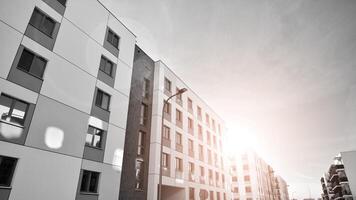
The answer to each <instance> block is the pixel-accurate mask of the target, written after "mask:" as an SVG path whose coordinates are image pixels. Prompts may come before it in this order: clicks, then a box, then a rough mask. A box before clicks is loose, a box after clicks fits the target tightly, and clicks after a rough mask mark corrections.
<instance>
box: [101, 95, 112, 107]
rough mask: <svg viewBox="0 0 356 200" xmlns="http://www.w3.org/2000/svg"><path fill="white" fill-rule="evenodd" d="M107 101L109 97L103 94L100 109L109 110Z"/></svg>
mask: <svg viewBox="0 0 356 200" xmlns="http://www.w3.org/2000/svg"><path fill="white" fill-rule="evenodd" d="M109 101H110V97H109V95H107V94H103V98H102V102H101V107H102V108H104V109H105V110H109Z"/></svg>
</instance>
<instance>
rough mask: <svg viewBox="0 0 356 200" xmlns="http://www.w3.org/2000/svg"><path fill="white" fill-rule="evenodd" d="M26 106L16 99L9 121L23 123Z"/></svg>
mask: <svg viewBox="0 0 356 200" xmlns="http://www.w3.org/2000/svg"><path fill="white" fill-rule="evenodd" d="M27 106H28V104H27V103H24V102H21V101H16V102H15V106H14V109H13V111H12V114H11V122H13V123H16V124H20V125H24V122H25V115H26V111H27Z"/></svg>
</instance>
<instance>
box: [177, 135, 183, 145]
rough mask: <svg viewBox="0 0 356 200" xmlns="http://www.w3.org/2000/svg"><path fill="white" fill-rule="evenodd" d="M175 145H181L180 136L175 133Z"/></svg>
mask: <svg viewBox="0 0 356 200" xmlns="http://www.w3.org/2000/svg"><path fill="white" fill-rule="evenodd" d="M176 144H178V145H182V134H180V133H178V132H176Z"/></svg>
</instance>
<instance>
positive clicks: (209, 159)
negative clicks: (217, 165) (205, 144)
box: [208, 149, 212, 164]
mask: <svg viewBox="0 0 356 200" xmlns="http://www.w3.org/2000/svg"><path fill="white" fill-rule="evenodd" d="M208 162H209V164H211V163H212V157H211V150H210V149H208Z"/></svg>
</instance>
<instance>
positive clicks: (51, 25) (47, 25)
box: [41, 17, 55, 36]
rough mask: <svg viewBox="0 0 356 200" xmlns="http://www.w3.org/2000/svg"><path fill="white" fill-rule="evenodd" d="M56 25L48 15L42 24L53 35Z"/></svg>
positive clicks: (48, 33) (43, 29) (44, 30)
mask: <svg viewBox="0 0 356 200" xmlns="http://www.w3.org/2000/svg"><path fill="white" fill-rule="evenodd" d="M54 25H55V22H54V21H53V20H52V19H51V18H49V17H46V19H45V20H44V22H43V25H42V27H41V29H42V31H43V32H44V33H46V34H47V35H49V36H52V33H53V29H54Z"/></svg>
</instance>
